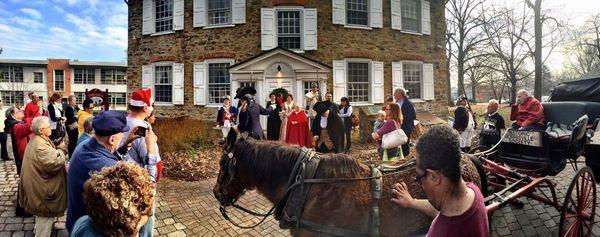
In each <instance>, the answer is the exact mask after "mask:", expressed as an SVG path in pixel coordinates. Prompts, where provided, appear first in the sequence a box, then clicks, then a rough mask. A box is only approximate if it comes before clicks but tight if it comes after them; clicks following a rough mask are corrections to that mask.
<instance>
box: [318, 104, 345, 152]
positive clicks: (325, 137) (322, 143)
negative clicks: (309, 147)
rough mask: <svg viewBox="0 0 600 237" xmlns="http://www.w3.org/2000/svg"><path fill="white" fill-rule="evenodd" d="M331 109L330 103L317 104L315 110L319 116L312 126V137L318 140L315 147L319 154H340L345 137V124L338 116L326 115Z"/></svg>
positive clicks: (334, 114) (333, 114)
mask: <svg viewBox="0 0 600 237" xmlns="http://www.w3.org/2000/svg"><path fill="white" fill-rule="evenodd" d="M330 108H331V102H330V101H322V102H317V103H316V104H315V106H314V109H315V112H316V113H317V115H316V117H315V120H314V121H313V123H312V125H311V128H312V135H313V136H314V138H316V142H315V147H316V150H317V151H318V152H322V153H328V152H335V153H339V152H340V149H341V142H342V136H343V135H344V124H343V122H342V119H341V118H340V116H339V115H338V114H336V113H331V112H329V113H328V114H326V112H327V111H329V109H330ZM324 116H326V117H324Z"/></svg>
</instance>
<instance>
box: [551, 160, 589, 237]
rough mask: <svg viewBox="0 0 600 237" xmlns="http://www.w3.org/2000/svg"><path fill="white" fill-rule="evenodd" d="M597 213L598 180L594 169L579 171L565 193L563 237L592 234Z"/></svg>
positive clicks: (561, 230) (560, 231)
mask: <svg viewBox="0 0 600 237" xmlns="http://www.w3.org/2000/svg"><path fill="white" fill-rule="evenodd" d="M594 215H596V181H595V179H594V174H593V172H592V169H590V168H589V167H583V168H582V169H580V170H579V172H577V174H576V175H575V177H574V178H573V181H571V185H570V186H569V189H568V191H567V193H566V195H565V201H564V202H563V206H562V210H561V216H560V227H559V233H560V236H562V237H567V236H568V237H571V236H577V237H579V236H591V235H592V227H593V225H594Z"/></svg>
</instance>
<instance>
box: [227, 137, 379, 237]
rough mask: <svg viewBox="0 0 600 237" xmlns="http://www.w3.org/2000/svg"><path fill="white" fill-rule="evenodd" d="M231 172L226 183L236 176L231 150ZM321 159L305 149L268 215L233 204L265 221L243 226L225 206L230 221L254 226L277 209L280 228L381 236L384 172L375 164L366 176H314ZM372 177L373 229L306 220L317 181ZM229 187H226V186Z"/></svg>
mask: <svg viewBox="0 0 600 237" xmlns="http://www.w3.org/2000/svg"><path fill="white" fill-rule="evenodd" d="M228 155H229V158H230V159H229V160H230V162H229V167H228V168H229V172H230V174H229V175H230V179H229V181H228V182H227V183H226V185H229V183H231V181H232V180H233V179H234V178H233V176H234V175H233V173H232V172H233V166H234V165H235V157H233V154H232V153H229V154H228ZM320 161H321V154H318V153H316V152H314V151H311V150H309V149H306V148H302V150H301V152H300V154H299V155H298V159H296V163H295V164H294V168H293V170H292V174H291V175H290V178H289V180H288V183H287V186H286V188H285V189H284V190H285V191H284V192H283V195H282V197H281V199H279V201H277V203H275V205H273V207H272V208H271V209H270V210H269V211H268V212H267V213H265V214H263V213H257V212H254V211H251V210H248V209H246V208H244V207H241V206H239V205H237V204H235V201H236V200H234V202H233V204H232V206H233V207H235V208H237V209H239V210H241V211H244V212H246V213H249V214H251V215H254V216H262V217H263V218H262V220H261V221H260V222H258V223H256V224H254V225H251V226H241V225H239V224H237V223H235V222H233V221H232V220H231V219H230V218H229V216H228V215H227V211H226V209H225V207H224V206H221V207H220V208H219V210H220V211H221V214H222V215H223V217H224V218H225V219H226V220H228V221H230V222H231V223H232V224H233V225H235V226H237V227H240V228H245V229H249V228H254V227H256V226H258V225H260V224H261V223H262V222H263V221H264V220H265V219H266V218H267V217H268V216H269V215H271V214H272V213H273V211H275V213H274V216H275V219H276V220H278V221H279V227H280V228H282V229H289V228H299V229H307V230H311V231H314V232H317V233H322V234H328V235H333V236H348V237H362V236H370V237H378V236H379V226H380V219H379V200H380V199H381V183H382V181H381V180H382V174H381V171H380V170H379V169H378V168H377V167H376V166H374V165H372V166H370V168H371V176H370V177H365V178H314V176H315V174H316V171H317V168H318V167H319V163H320ZM364 180H370V187H371V210H370V212H369V225H368V226H369V228H368V231H366V232H361V231H354V230H346V229H342V228H337V227H331V226H324V225H320V224H317V223H315V222H312V221H309V220H306V219H302V212H303V210H304V204H305V202H306V197H307V196H308V193H309V191H310V187H311V185H313V184H327V183H341V182H356V181H364ZM224 190H225V189H224Z"/></svg>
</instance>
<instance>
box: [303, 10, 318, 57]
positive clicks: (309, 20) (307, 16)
mask: <svg viewBox="0 0 600 237" xmlns="http://www.w3.org/2000/svg"><path fill="white" fill-rule="evenodd" d="M304 50H317V9H315V8H307V9H304Z"/></svg>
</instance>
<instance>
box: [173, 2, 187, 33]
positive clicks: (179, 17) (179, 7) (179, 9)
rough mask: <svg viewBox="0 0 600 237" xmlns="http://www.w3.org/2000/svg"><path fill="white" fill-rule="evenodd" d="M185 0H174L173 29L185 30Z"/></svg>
mask: <svg viewBox="0 0 600 237" xmlns="http://www.w3.org/2000/svg"><path fill="white" fill-rule="evenodd" d="M183 1H184V0H174V1H173V30H183V9H184V5H185V4H184V2H183Z"/></svg>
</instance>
